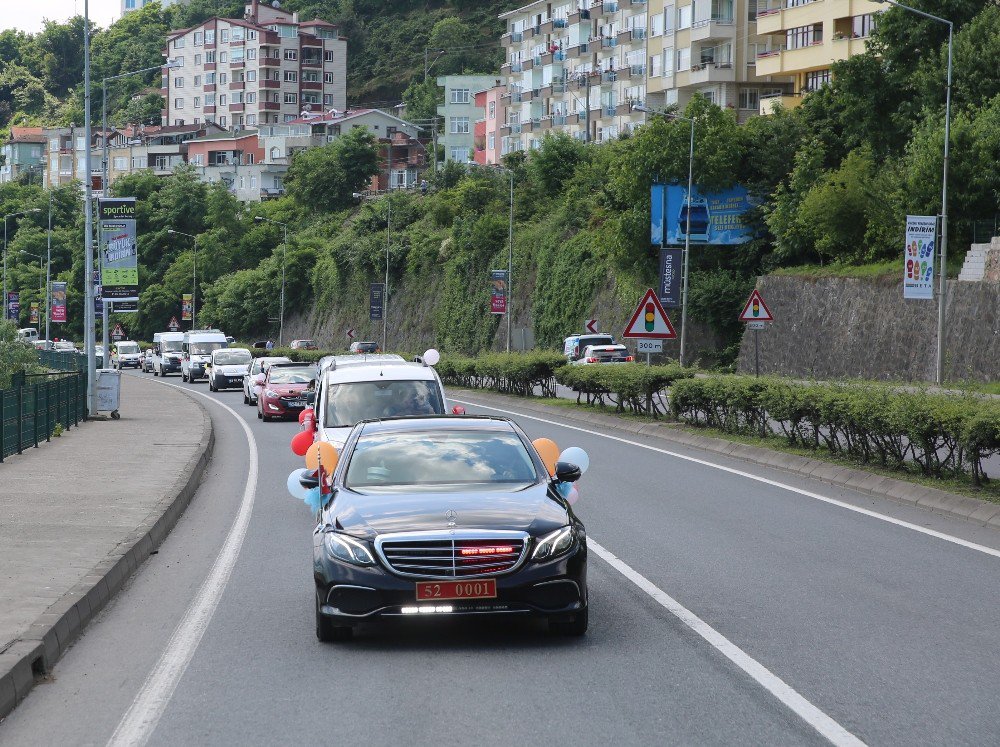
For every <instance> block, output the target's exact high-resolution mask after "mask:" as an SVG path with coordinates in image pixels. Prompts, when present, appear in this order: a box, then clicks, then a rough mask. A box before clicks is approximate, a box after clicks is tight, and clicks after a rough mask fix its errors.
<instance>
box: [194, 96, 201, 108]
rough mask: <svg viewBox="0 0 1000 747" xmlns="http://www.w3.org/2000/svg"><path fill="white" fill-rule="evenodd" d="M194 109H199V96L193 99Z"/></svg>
mask: <svg viewBox="0 0 1000 747" xmlns="http://www.w3.org/2000/svg"><path fill="white" fill-rule="evenodd" d="M194 108H195V109H201V96H195V97H194Z"/></svg>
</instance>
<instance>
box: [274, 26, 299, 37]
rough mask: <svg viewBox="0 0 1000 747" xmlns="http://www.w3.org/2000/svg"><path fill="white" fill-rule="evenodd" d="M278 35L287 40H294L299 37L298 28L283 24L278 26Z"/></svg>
mask: <svg viewBox="0 0 1000 747" xmlns="http://www.w3.org/2000/svg"><path fill="white" fill-rule="evenodd" d="M278 35H279V36H282V37H284V38H286V39H294V38H295V37H296V36H298V35H299V28H298V26H291V25H289V24H283V25H281V26H278Z"/></svg>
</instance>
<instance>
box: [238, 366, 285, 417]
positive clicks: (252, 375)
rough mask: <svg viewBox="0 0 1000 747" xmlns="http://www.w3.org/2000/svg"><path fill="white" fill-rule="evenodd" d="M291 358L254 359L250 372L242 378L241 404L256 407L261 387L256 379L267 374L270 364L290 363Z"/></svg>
mask: <svg viewBox="0 0 1000 747" xmlns="http://www.w3.org/2000/svg"><path fill="white" fill-rule="evenodd" d="M291 362H292V359H291V358H285V357H284V356H273V357H270V358H254V360H253V363H251V364H250V370H249V371H248V372H247V375H246V376H244V377H243V404H244V405H252V406H256V405H257V397H258V395H260V390H261V385H260V384H258V383H257V377H258V376H259V375H260V374H262V373H267V368H268V366H270V365H271V364H272V363H291Z"/></svg>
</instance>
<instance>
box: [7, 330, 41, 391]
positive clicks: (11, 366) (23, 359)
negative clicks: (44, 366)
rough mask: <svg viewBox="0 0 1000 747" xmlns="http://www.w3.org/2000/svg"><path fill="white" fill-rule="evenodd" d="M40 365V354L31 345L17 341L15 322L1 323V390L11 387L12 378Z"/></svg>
mask: <svg viewBox="0 0 1000 747" xmlns="http://www.w3.org/2000/svg"><path fill="white" fill-rule="evenodd" d="M37 364H38V354H37V353H36V352H35V350H34V349H33V348H32V347H31V346H30V345H25V344H24V343H23V342H21V341H20V340H19V339H17V327H16V326H15V325H14V323H13V322H10V321H6V320H2V321H0V389H6V388H7V387H9V386H10V381H11V377H12V376H13V375H14V374H15V373H18V372H20V371H28V370H31V369H32V368H34V367H35V366H36V365H37Z"/></svg>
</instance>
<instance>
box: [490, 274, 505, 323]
mask: <svg viewBox="0 0 1000 747" xmlns="http://www.w3.org/2000/svg"><path fill="white" fill-rule="evenodd" d="M490 313H491V314H506V313H507V271H506V270H490Z"/></svg>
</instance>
